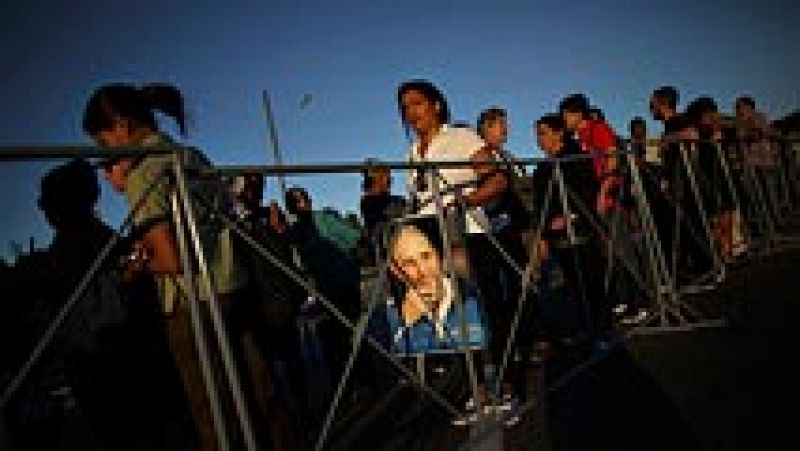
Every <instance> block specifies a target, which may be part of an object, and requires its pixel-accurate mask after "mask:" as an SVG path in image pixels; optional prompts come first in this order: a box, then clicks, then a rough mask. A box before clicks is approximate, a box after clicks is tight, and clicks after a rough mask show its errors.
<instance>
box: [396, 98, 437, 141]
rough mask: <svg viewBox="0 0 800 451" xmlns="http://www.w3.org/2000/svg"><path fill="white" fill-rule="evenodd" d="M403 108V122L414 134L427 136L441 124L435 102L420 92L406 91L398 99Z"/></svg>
mask: <svg viewBox="0 0 800 451" xmlns="http://www.w3.org/2000/svg"><path fill="white" fill-rule="evenodd" d="M400 104H401V105H402V107H403V120H404V121H405V123H407V124H408V125H409V126H410V127H411V128H412V129H413V130H414V132H415V133H416V134H417V135H418V136H419V135H427V134H430V133H432V132H434V131H436V130H437V129H438V128H439V127H440V126H441V125H442V124H441V123H440V122H439V108H440V106H439V105H437V104H436V103H435V102H432V101H431V100H430V99H428V98H427V97H425V95H423V94H422V93H421V92H419V91H416V90H413V89H411V90H408V91H406V92H405V93H403V95H402V96H401V97H400Z"/></svg>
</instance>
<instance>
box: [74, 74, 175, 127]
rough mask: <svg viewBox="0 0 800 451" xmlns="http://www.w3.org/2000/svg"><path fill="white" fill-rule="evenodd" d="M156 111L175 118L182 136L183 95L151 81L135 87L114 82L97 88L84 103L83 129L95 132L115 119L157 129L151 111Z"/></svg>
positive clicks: (169, 86)
mask: <svg viewBox="0 0 800 451" xmlns="http://www.w3.org/2000/svg"><path fill="white" fill-rule="evenodd" d="M156 110H157V111H160V112H161V113H164V114H166V115H167V116H169V117H171V118H172V119H174V120H175V122H176V123H177V124H178V129H179V130H180V133H181V135H182V136H186V114H185V110H184V106H183V96H182V95H181V93H180V91H179V90H178V89H177V88H175V87H174V86H172V85H168V84H160V83H154V84H149V85H145V86H142V87H141V88H137V87H135V86H133V85H130V84H124V83H115V84H108V85H104V86H101V87H100V88H98V89H97V90H96V91H95V92H94V93H93V94H92V96H91V97H90V98H89V101H88V102H87V104H86V109H85V111H84V115H83V130H84V131H85V132H86V133H87V134H89V135H95V134H97V133H99V132H100V131H101V130H105V129H108V128H109V127H111V126H112V125H113V124H114V120H115V119H116V118H124V119H128V120H130V121H132V122H133V123H135V124H138V125H143V126H147V127H151V128H153V130H158V126H157V124H156V118H155V115H154V114H153V111H156Z"/></svg>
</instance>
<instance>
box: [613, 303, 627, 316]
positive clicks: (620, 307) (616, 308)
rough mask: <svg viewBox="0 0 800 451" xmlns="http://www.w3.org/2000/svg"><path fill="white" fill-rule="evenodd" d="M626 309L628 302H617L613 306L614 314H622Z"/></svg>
mask: <svg viewBox="0 0 800 451" xmlns="http://www.w3.org/2000/svg"><path fill="white" fill-rule="evenodd" d="M626 310H628V304H617V305H615V306H614V308H613V311H614V314H615V315H622V314H623V313H625V311H626Z"/></svg>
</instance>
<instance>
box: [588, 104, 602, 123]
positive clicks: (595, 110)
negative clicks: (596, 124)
mask: <svg viewBox="0 0 800 451" xmlns="http://www.w3.org/2000/svg"><path fill="white" fill-rule="evenodd" d="M588 114H589V115H591V114H596V115H597V118H598V119H600V120H601V121H605V120H606V115H605V114H604V113H603V110H601V109H600V108H598V107H596V106H593V107H591V108H589V111H588Z"/></svg>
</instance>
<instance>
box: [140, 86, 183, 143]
mask: <svg viewBox="0 0 800 451" xmlns="http://www.w3.org/2000/svg"><path fill="white" fill-rule="evenodd" d="M139 91H140V92H141V93H142V97H143V98H144V100H145V102H147V104H148V105H150V109H151V110H158V111H160V112H162V113H164V114H166V115H167V116H169V117H171V118H172V119H174V120H175V122H176V123H177V124H178V130H180V132H181V135H182V136H186V112H185V110H184V107H183V96H182V95H181V92H180V91H179V90H178V88H176V87H174V86H172V85H168V84H161V83H153V84H149V85H144V86H142V87H141V88H140V89H139Z"/></svg>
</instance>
